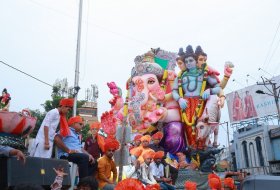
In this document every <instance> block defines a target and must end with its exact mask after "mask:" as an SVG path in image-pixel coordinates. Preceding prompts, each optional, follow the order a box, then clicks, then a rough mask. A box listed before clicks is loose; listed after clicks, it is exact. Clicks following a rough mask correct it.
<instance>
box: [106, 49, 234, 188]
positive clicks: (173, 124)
mask: <svg viewBox="0 0 280 190" xmlns="http://www.w3.org/2000/svg"><path fill="white" fill-rule="evenodd" d="M206 62H207V54H206V53H205V52H204V51H203V50H202V48H201V47H200V46H197V47H196V49H195V50H194V49H193V48H192V46H190V45H189V46H187V47H186V49H185V50H184V49H183V48H180V49H179V52H178V53H173V52H168V51H164V50H161V49H160V48H158V49H151V50H150V51H148V52H146V53H145V54H143V55H139V56H137V57H136V58H135V60H134V63H135V65H134V67H133V68H132V70H131V76H130V77H128V80H127V83H126V87H127V89H126V90H127V95H126V97H125V100H123V99H122V96H121V95H122V93H121V90H120V88H119V87H117V85H116V84H115V83H114V82H110V83H108V87H109V88H110V93H111V94H112V95H113V98H112V99H111V100H110V104H111V107H112V109H111V110H110V111H108V112H106V113H104V114H103V115H102V117H101V122H102V126H103V128H104V129H103V130H104V131H105V132H106V133H107V134H108V135H112V136H115V137H116V138H117V139H118V140H119V141H120V142H121V144H122V146H121V147H122V149H121V152H120V154H119V155H117V156H116V158H117V160H118V161H117V162H118V164H119V165H120V166H122V165H124V164H127V163H126V161H123V162H121V161H119V160H123V158H127V157H128V156H129V155H128V151H127V149H128V147H127V143H129V142H130V141H131V139H133V138H134V137H135V136H136V135H138V134H142V135H146V134H149V135H153V134H155V133H156V132H158V131H161V132H162V133H163V134H164V136H163V138H162V139H161V145H162V146H163V148H164V150H165V153H166V155H167V158H166V161H167V163H168V164H170V165H171V166H173V167H176V168H177V169H178V170H179V173H178V178H177V180H176V184H175V185H176V188H177V189H184V185H185V182H186V181H187V180H189V181H193V182H195V183H197V187H198V188H202V189H204V188H207V186H208V183H207V182H208V174H209V173H211V172H212V171H213V168H214V165H215V162H216V158H215V154H218V153H220V152H221V150H222V149H221V148H219V145H218V142H217V139H218V131H219V129H218V127H219V120H220V112H221V108H222V107H223V106H224V100H225V96H224V93H223V89H224V88H225V86H226V84H227V82H228V80H229V78H230V76H231V74H232V70H233V64H232V63H231V62H226V63H225V66H224V75H223V77H222V78H221V79H219V77H220V76H219V75H220V73H219V72H218V71H216V70H215V69H214V68H212V67H211V66H209V65H208V64H207V63H206ZM176 65H177V66H178V67H179V69H180V71H179V72H178V73H176V71H175V67H176ZM121 155H122V156H121ZM118 158H121V159H118Z"/></svg>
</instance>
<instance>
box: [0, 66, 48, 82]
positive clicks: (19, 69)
mask: <svg viewBox="0 0 280 190" xmlns="http://www.w3.org/2000/svg"><path fill="white" fill-rule="evenodd" d="M0 63H2V64H4V65H6V66H8V67H10V68H12V69H14V70H16V71H18V72H20V73H22V74H24V75H26V76H28V77H30V78H33V79H35V80H37V81H39V82H41V83H43V84H45V85H48V86H50V87H53V85H51V84H49V83H47V82H44V81H42V80H40V79H38V78H37V77H34V76H32V75H30V74H28V73H26V72H24V71H22V70H20V69H17V68H15V67H13V66H11V65H9V64H7V63H5V62H4V61H0Z"/></svg>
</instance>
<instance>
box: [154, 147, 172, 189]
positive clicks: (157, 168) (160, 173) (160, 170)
mask: <svg viewBox="0 0 280 190" xmlns="http://www.w3.org/2000/svg"><path fill="white" fill-rule="evenodd" d="M163 157H164V152H163V151H158V152H156V153H155V154H154V157H153V159H154V162H153V163H151V164H150V168H151V170H152V174H153V176H154V178H155V180H156V181H157V183H159V185H160V187H161V189H163V190H175V187H174V186H172V185H170V184H169V183H171V182H172V180H171V179H170V178H166V177H164V165H163V164H162V163H161V162H162V158H163Z"/></svg>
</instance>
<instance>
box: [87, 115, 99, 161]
mask: <svg viewBox="0 0 280 190" xmlns="http://www.w3.org/2000/svg"><path fill="white" fill-rule="evenodd" d="M100 127H101V124H100V122H98V121H96V122H93V123H92V124H91V125H90V132H91V136H90V137H88V138H87V139H86V141H85V147H84V148H85V150H86V151H87V152H88V153H89V154H91V155H92V156H93V158H94V159H95V160H97V159H98V158H100V157H101V155H102V152H104V150H102V148H103V146H104V140H103V138H102V137H101V136H100V135H99V134H98V131H99V129H100Z"/></svg>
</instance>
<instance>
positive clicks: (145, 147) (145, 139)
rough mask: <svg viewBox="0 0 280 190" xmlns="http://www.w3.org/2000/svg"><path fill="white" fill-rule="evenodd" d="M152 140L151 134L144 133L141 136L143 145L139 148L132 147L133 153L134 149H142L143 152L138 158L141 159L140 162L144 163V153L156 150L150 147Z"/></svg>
mask: <svg viewBox="0 0 280 190" xmlns="http://www.w3.org/2000/svg"><path fill="white" fill-rule="evenodd" d="M150 141H151V136H150V135H144V136H143V137H141V145H140V146H139V147H137V148H133V149H131V153H133V152H134V151H138V150H139V149H140V150H142V154H141V155H140V156H139V158H138V160H139V161H140V164H142V163H143V162H144V158H143V155H144V154H145V153H146V152H149V151H152V152H154V151H153V149H151V148H149V144H150Z"/></svg>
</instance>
